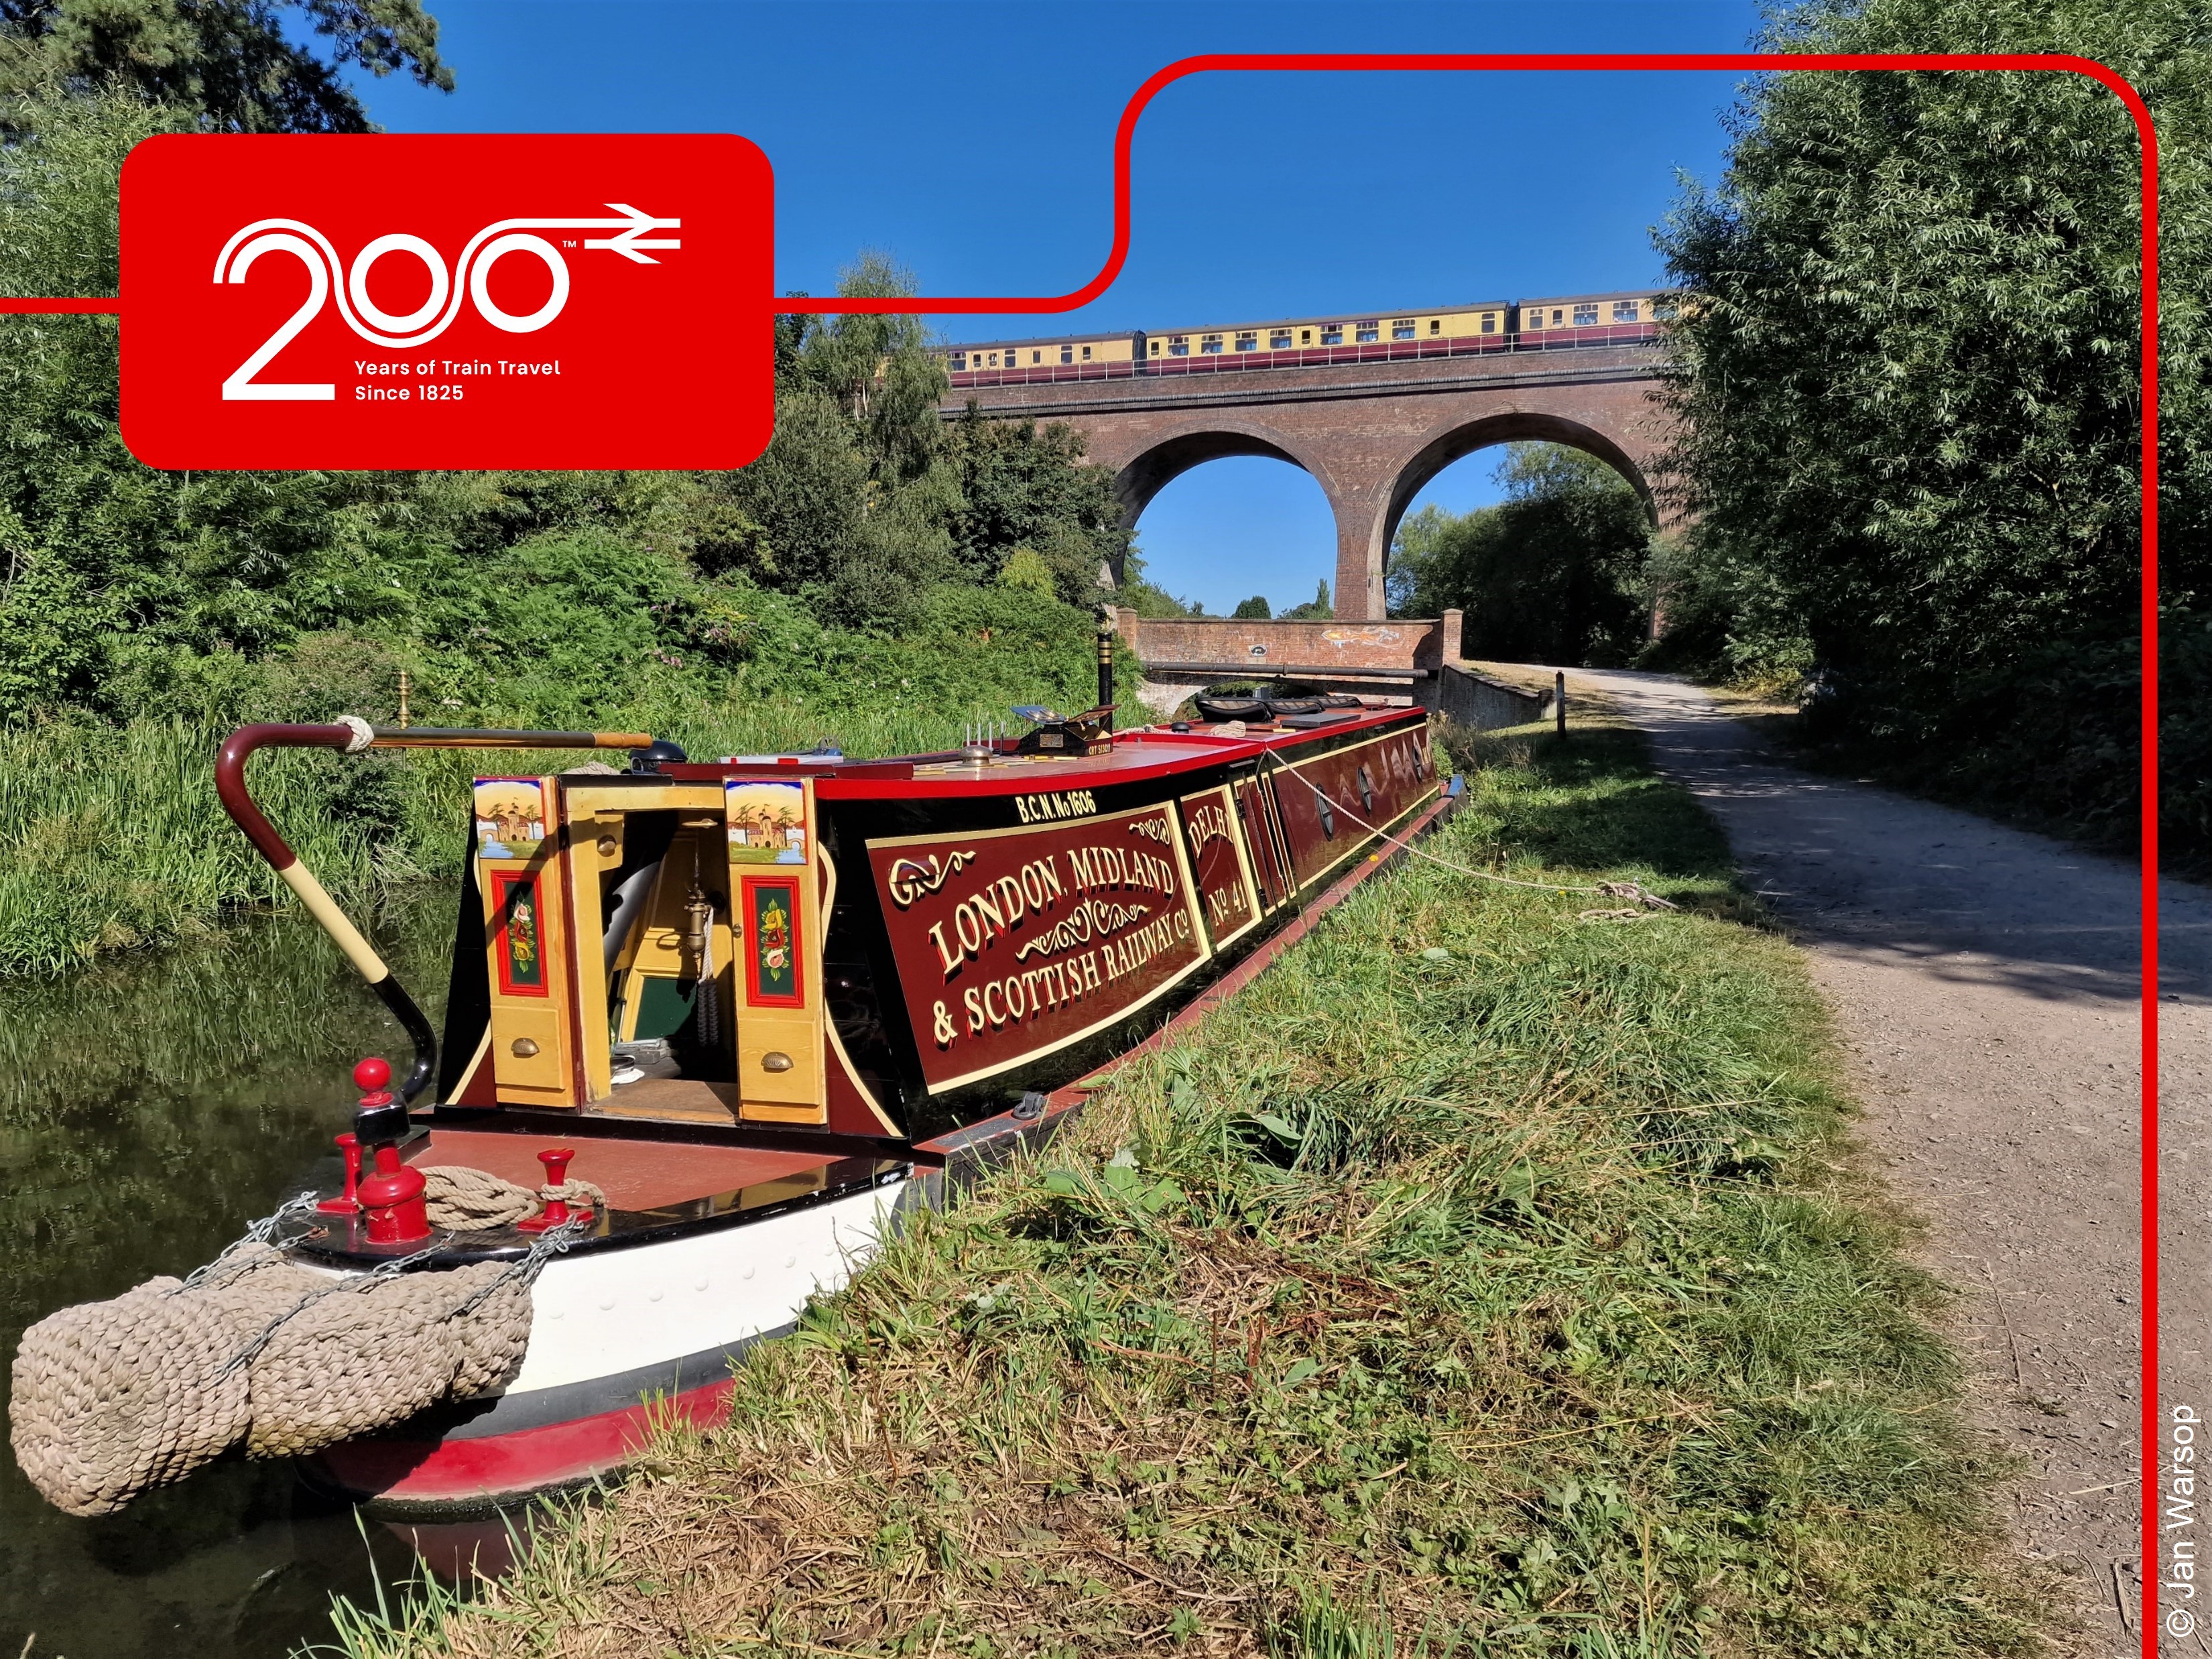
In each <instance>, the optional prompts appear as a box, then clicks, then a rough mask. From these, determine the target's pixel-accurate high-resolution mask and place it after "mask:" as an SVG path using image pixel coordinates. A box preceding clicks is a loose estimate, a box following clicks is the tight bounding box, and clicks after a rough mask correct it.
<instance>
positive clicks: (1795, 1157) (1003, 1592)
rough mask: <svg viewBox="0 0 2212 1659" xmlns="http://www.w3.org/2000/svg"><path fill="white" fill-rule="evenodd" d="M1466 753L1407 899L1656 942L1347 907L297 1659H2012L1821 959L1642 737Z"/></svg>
mask: <svg viewBox="0 0 2212 1659" xmlns="http://www.w3.org/2000/svg"><path fill="white" fill-rule="evenodd" d="M1462 752H1463V753H1467V754H1468V755H1469V757H1471V758H1474V759H1479V760H1480V761H1482V762H1484V763H1485V764H1483V765H1482V767H1481V768H1480V770H1478V771H1476V772H1475V774H1474V781H1473V787H1472V791H1471V798H1470V799H1469V802H1468V810H1466V811H1463V812H1462V814H1461V815H1460V816H1459V817H1458V819H1457V820H1456V821H1455V823H1453V824H1452V825H1450V826H1449V828H1448V829H1445V830H1444V831H1443V832H1442V833H1441V834H1440V835H1439V836H1437V838H1436V839H1435V840H1434V841H1433V842H1431V843H1429V844H1428V847H1427V850H1430V851H1431V852H1434V853H1436V854H1438V855H1440V856H1442V857H1443V858H1446V859H1449V860H1454V861H1455V862H1457V863H1460V864H1462V865H1467V866H1474V867H1479V868H1486V869H1491V870H1494V871H1499V872H1510V873H1511V874H1513V875H1516V876H1517V877H1522V878H1529V879H1535V880H1547V879H1556V880H1559V881H1561V882H1565V881H1568V880H1570V879H1573V880H1584V879H1587V878H1590V877H1593V876H1604V877H1607V878H1628V879H1634V880H1638V881H1642V882H1644V883H1646V884H1650V885H1651V886H1653V887H1655V888H1656V889H1657V890H1660V891H1662V892H1664V893H1666V894H1667V895H1668V896H1670V897H1672V898H1674V900H1675V901H1676V902H1678V903H1680V905H1682V906H1683V908H1682V910H1681V911H1680V912H1678V913H1674V914H1668V915H1649V916H1647V918H1646V919H1644V920H1640V921H1613V920H1606V919H1603V918H1600V917H1589V918H1586V917H1585V916H1584V915H1583V909H1584V908H1585V907H1587V906H1590V905H1592V904H1593V902H1594V901H1592V900H1590V899H1589V898H1587V897H1583V896H1574V895H1564V896H1563V895H1561V894H1559V893H1558V892H1557V891H1555V890H1553V891H1546V890H1530V889H1526V888H1514V887H1504V886H1500V885H1497V884H1491V883H1487V882H1483V881H1480V880H1476V879H1473V878H1469V877H1468V876H1467V875H1465V874H1463V873H1460V872H1456V871H1454V870H1449V869H1444V868H1440V867H1438V866H1435V865H1432V864H1429V863H1425V862H1413V863H1408V864H1407V865H1404V866H1401V867H1400V868H1398V869H1397V870H1396V871H1395V872H1391V873H1390V874H1389V875H1387V876H1385V877H1384V878H1381V879H1379V880H1377V881H1375V882H1371V883H1370V884H1368V885H1367V886H1366V887H1365V888H1364V889H1362V890H1361V891H1360V892H1359V893H1358V895H1356V896H1354V898H1353V899H1352V901H1351V902H1348V903H1346V905H1345V906H1344V907H1342V908H1340V910H1339V911H1338V912H1337V913H1336V914H1335V915H1334V916H1333V917H1332V918H1330V919H1329V921H1328V922H1326V923H1325V924H1324V925H1323V926H1322V927H1321V928H1319V929H1317V930H1316V933H1315V934H1314V935H1313V936H1312V937H1311V938H1310V939H1308V940H1307V941H1306V942H1304V944H1302V945H1300V946H1299V947H1298V948H1297V950H1295V951H1291V952H1290V953H1288V954H1287V955H1286V956H1285V958H1284V959H1283V960H1282V961H1281V962H1280V963H1278V964H1277V965H1276V966H1275V967H1274V968H1273V969H1271V970H1270V971H1269V972H1268V973H1267V974H1266V975H1262V976H1261V978H1260V979H1259V980H1258V981H1255V983H1254V984H1253V985H1252V986H1250V987H1248V988H1247V989H1246V990H1244V991H1243V993H1241V994H1239V995H1238V996H1237V997H1236V998H1234V999H1232V1000H1231V1001H1230V1003H1229V1004H1228V1005H1227V1006H1225V1007H1224V1008H1223V1009H1222V1010H1220V1011H1219V1012H1217V1013H1216V1014H1214V1015H1213V1016H1212V1017H1211V1018H1209V1019H1208V1020H1206V1022H1205V1023H1204V1024H1201V1025H1200V1027H1199V1028H1198V1029H1197V1030H1195V1031H1194V1033H1193V1034H1192V1035H1191V1036H1189V1037H1188V1038H1187V1039H1186V1040H1185V1041H1184V1042H1182V1043H1180V1044H1179V1045H1178V1046H1176V1048H1173V1049H1172V1050H1171V1051H1170V1052H1169V1053H1167V1054H1164V1055H1162V1056H1158V1057H1156V1058H1152V1059H1149V1060H1145V1061H1142V1062H1139V1063H1136V1064H1133V1065H1131V1066H1128V1067H1127V1068H1125V1070H1124V1071H1123V1072H1122V1073H1120V1074H1119V1076H1118V1077H1117V1079H1116V1080H1115V1083H1114V1084H1113V1085H1112V1086H1111V1087H1110V1088H1109V1090H1108V1091H1105V1092H1104V1093H1103V1094H1102V1095H1101V1096H1099V1097H1096V1098H1095V1099H1094V1102H1093V1103H1092V1105H1091V1109H1090V1110H1089V1111H1088V1112H1087V1113H1086V1115H1085V1117H1084V1118H1083V1119H1082V1120H1081V1121H1080V1122H1079V1124H1078V1126H1077V1127H1076V1128H1075V1129H1074V1130H1073V1132H1072V1133H1070V1134H1069V1135H1067V1136H1066V1137H1064V1138H1063V1139H1061V1140H1060V1141H1059V1142H1057V1143H1055V1144H1054V1145H1053V1146H1050V1147H1049V1148H1048V1149H1046V1151H1045V1152H1042V1154H1040V1155H1039V1156H1038V1157H1036V1158H1035V1159H1033V1160H1032V1161H1030V1162H1029V1163H1026V1164H1022V1165H1019V1166H1018V1167H1015V1168H1013V1169H1011V1170H1006V1171H1005V1172H1003V1173H1002V1174H1001V1175H1000V1176H997V1177H995V1178H994V1179H993V1180H991V1181H990V1182H987V1184H985V1185H984V1186H982V1187H981V1188H978V1189H977V1190H975V1192H974V1193H973V1194H970V1195H969V1198H968V1199H966V1200H964V1201H963V1202H962V1203H961V1204H960V1205H959V1206H957V1207H955V1208H953V1209H951V1211H949V1212H943V1213H938V1214H929V1215H922V1216H919V1217H916V1218H915V1219H914V1221H913V1223H912V1225H910V1226H908V1228H907V1229H906V1230H905V1231H903V1232H902V1235H901V1236H900V1237H898V1239H897V1240H896V1242H895V1243H892V1244H891V1245H890V1248H889V1249H887V1250H886V1252H885V1253H884V1255H883V1256H882V1257H881V1258H880V1259H879V1260H878V1261H877V1262H876V1263H875V1264H874V1265H873V1266H872V1267H870V1268H869V1270H868V1271H866V1273H863V1274H861V1275H860V1277H859V1278H858V1279H856V1280H855V1281H854V1283H853V1285H851V1286H850V1287H849V1288H848V1289H847V1290H846V1291H843V1292H842V1293H840V1294H838V1295H836V1296H835V1297H828V1298H826V1299H823V1300H822V1301H820V1302H818V1303H817V1304H815V1305H813V1306H812V1307H811V1309H810V1310H808V1312H807V1313H806V1315H805V1317H804V1319H803V1321H802V1322H801V1326H800V1328H799V1331H798V1332H797V1334H794V1335H793V1337H791V1338H790V1339H789V1340H784V1341H781V1342H776V1343H773V1344H769V1345H767V1346H764V1347H763V1348H762V1349H759V1350H757V1351H756V1353H755V1356H754V1358H753V1359H752V1361H751V1363H750V1364H748V1365H746V1366H745V1367H744V1368H743V1369H742V1370H740V1372H739V1373H738V1387H737V1393H736V1396H735V1401H734V1404H733V1408H732V1417H731V1420H730V1422H729V1424H728V1425H727V1426H726V1427H724V1428H721V1429H719V1430H716V1431H711V1432H703V1433H702V1432H698V1431H687V1430H677V1429H671V1430H670V1431H666V1432H665V1433H663V1434H662V1435H661V1437H659V1440H658V1442H657V1443H656V1444H655V1447H654V1450H653V1458H652V1461H651V1463H650V1465H649V1466H648V1467H647V1468H645V1469H643V1470H641V1471H640V1472H639V1473H637V1474H635V1476H634V1477H633V1478H632V1479H631V1480H629V1482H628V1484H627V1485H625V1486H623V1487H621V1488H620V1489H619V1490H617V1491H616V1492H612V1493H611V1495H608V1496H605V1497H604V1498H600V1499H599V1500H597V1501H594V1502H592V1503H589V1504H575V1505H573V1506H565V1507H564V1506H556V1507H555V1509H554V1511H553V1513H552V1514H551V1515H550V1516H549V1517H547V1518H546V1519H545V1520H544V1522H543V1524H542V1525H541V1526H540V1527H539V1528H538V1536H539V1537H540V1538H541V1539H542V1540H544V1543H543V1544H542V1545H541V1546H540V1547H539V1550H538V1552H537V1553H533V1555H532V1558H531V1559H529V1560H528V1561H527V1562H526V1563H525V1564H524V1565H522V1566H521V1567H520V1569H519V1570H518V1571H516V1572H515V1573H514V1574H513V1576H511V1577H507V1578H506V1579H504V1580H502V1581H501V1582H499V1583H486V1584H479V1585H478V1586H477V1587H476V1589H475V1593H474V1594H473V1595H471V1596H470V1597H468V1598H466V1599H465V1600H456V1599H455V1598H453V1597H451V1596H441V1595H437V1594H435V1593H434V1592H432V1591H430V1590H428V1589H418V1590H416V1591H415V1592H411V1593H410V1594H407V1595H401V1596H399V1597H398V1598H397V1599H396V1600H395V1601H392V1602H391V1603H388V1604H386V1606H385V1607H382V1608H380V1609H364V1608H361V1607H346V1608H345V1609H343V1612H342V1613H341V1617H340V1621H339V1625H338V1626H337V1632H336V1641H337V1646H336V1648H335V1649H334V1651H338V1652H342V1653H343V1654H345V1655H347V1656H349V1659H386V1656H391V1659H396V1656H398V1655H401V1654H407V1655H410V1656H411V1655H427V1656H456V1659H507V1656H521V1655H524V1654H529V1655H548V1656H560V1659H587V1656H610V1659H611V1656H617V1655H629V1654H637V1653H667V1654H681V1655H687V1656H689V1655H702V1656H703V1655H709V1654H714V1655H737V1654H819V1653H846V1652H850V1653H863V1654H892V1653H899V1654H916V1655H921V1654H931V1655H935V1654H944V1655H963V1656H968V1655H973V1656H982V1655H999V1654H1012V1653H1022V1654H1041V1655H1055V1656H1058V1655H1066V1656H1074V1655H1086V1656H1087V1655H1091V1654H1100V1653H1121V1652H1136V1651H1146V1652H1150V1651H1157V1650H1173V1649H1180V1650H1183V1651H1188V1652H1193V1653H1206V1654H1243V1655H1261V1654H1269V1655H1297V1656H1308V1659H1336V1656H1353V1655H1371V1656H1382V1655H1408V1656H1410V1655H1417V1654H1418V1655H1427V1656H1443V1655H1446V1654H1455V1655H1464V1656H1480V1655H1498V1656H1504V1655H1508V1654H1510V1655H1513V1656H1516V1659H1518V1656H1525V1655H1559V1656H1579V1659H1598V1656H1607V1659H1612V1656H1629V1655H1635V1656H1641V1659H1662V1656H1688V1655H1692V1654H1708V1653H1718V1654H1771V1655H1777V1656H1780V1655H1789V1656H1800V1655H1804V1654H1815V1653H1817V1654H1845V1653H1849V1654H1861V1655H1883V1656H1905V1655H1911V1656H1930V1659H1934V1656H1958V1655H2012V1654H2021V1653H2027V1652H2030V1651H2033V1650H2034V1648H2035V1646H2036V1644H2037V1639H2038V1638H2037V1636H2036V1628H2035V1627H2036V1625H2037V1623H2038V1620H2039V1619H2041V1618H2044V1617H2045V1616H2046V1615H2045V1614H2043V1613H2039V1611H2038V1607H2039V1604H2038V1602H2037V1601H2036V1600H2035V1597H2036V1595H2037V1593H2038V1589H2039V1586H2038V1584H2037V1583H2035V1582H2034V1581H2033V1580H2032V1579H2030V1578H2029V1577H2027V1571H2028V1570H2027V1569H2025V1568H2022V1567H2020V1566H2018V1565H2017V1564H2015V1563H2013V1562H2011V1561H2009V1560H2008V1558H2006V1557H2005V1556H2004V1555H2003V1554H2002V1551H2001V1548H2000V1546H1999V1544H1998V1543H1997V1541H1996V1531H1995V1528H1994V1526H1993V1523H1992V1522H1991V1518H1990V1513H1989V1511H1988V1510H1987V1508H1986V1506H1985V1504H1984V1499H1983V1497H1982V1495H1981V1494H1982V1491H1983V1487H1984V1484H1985V1483H1986V1482H1987V1481H1988V1480H1989V1479H1990V1476H1991V1474H1993V1473H2001V1472H2002V1466H2001V1465H1994V1464H1992V1463H1990V1462H1988V1461H1986V1460H1985V1459H1984V1457H1983V1456H1982V1455H1981V1454H1980V1452H1979V1451H1978V1449H1977V1448H1976V1447H1975V1446H1974V1445H1973V1444H1972V1442H1971V1441H1970V1440H1969V1438H1968V1437H1967V1436H1966V1432H1965V1431H1964V1430H1963V1429H1962V1428H1961V1427H1960V1422H1959V1419H1958V1418H1957V1416H1956V1401H1957V1391H1958V1388H1959V1374H1958V1370H1957V1367H1956V1364H1955V1362H1954V1358H1953V1356H1952V1355H1951V1353H1950V1352H1948V1350H1947V1349H1946V1348H1945V1347H1944V1346H1943V1345H1942V1343H1941V1342H1940V1341H1939V1340H1937V1339H1936V1336H1935V1335H1934V1334H1932V1333H1931V1330H1930V1328H1929V1323H1928V1319H1929V1315H1930V1313H1931V1312H1932V1311H1933V1310H1934V1309H1935V1308H1936V1306H1937V1305H1938V1304H1939V1302H1940V1300H1941V1298H1942V1291H1941V1289H1940V1287H1939V1286H1937V1285H1935V1284H1933V1283H1932V1282H1931V1281H1929V1279H1927V1278H1926V1277H1924V1276H1923V1274H1922V1273H1919V1272H1917V1271H1916V1270H1915V1269H1914V1268H1913V1267H1911V1265H1910V1264H1909V1263H1908V1262H1907V1261H1906V1260H1905V1257H1904V1255H1903V1254H1902V1251H1901V1244H1902V1243H1903V1235H1902V1233H1901V1231H1900V1227H1899V1224H1898V1223H1897V1222H1896V1221H1895V1220H1894V1219H1893V1218H1891V1217H1890V1216H1889V1215H1888V1214H1887V1212H1885V1210H1884V1209H1883V1207H1882V1206H1881V1202H1880V1200H1879V1196H1878V1194H1875V1193H1873V1192H1872V1191H1871V1190H1870V1189H1869V1188H1868V1187H1867V1186H1866V1185H1865V1184H1864V1182H1863V1180H1862V1178H1861V1177H1860V1176H1858V1175H1857V1174H1856V1173H1855V1172H1854V1171H1853V1170H1852V1168H1851V1166H1850V1158H1849V1155H1848V1148H1847V1144H1846V1142H1845V1140H1844V1132H1845V1125H1846V1120H1847V1116H1848V1104H1847V1102H1846V1101H1845V1099H1844V1097H1843V1095H1842V1093H1841V1092H1840V1091H1839V1089H1838V1085H1837V1081H1836V1077H1837V1073H1836V1069H1835V1051H1834V1048H1833V1046H1832V1039H1831V1036H1830V1034H1829V1032H1828V1030H1827V1028H1826V1024H1825V1021H1824V1018H1823V1016H1822V1013H1821V1011H1820V1006H1819V1004H1818V1002H1817V1000H1816V999H1815V997H1814V994H1813V991H1812V989H1811V987H1810V985H1809V983H1808V979H1807V977H1806V975H1805V972H1804V969H1803V965H1802V961H1801V959H1800V958H1799V957H1798V956H1797V955H1796V952H1795V951H1793V949H1792V948H1791V947H1790V945H1788V944H1787V943H1786V942H1784V940H1783V939H1780V938H1779V937H1778V936H1777V935H1776V934H1774V933H1772V932H1771V931H1769V930H1767V929H1765V927H1762V926H1761V925H1760V921H1761V918H1760V916H1759V912H1758V910H1757V908H1756V907H1755V904H1754V902H1753V900H1752V899H1751V898H1750V897H1749V896H1747V895H1746V894H1745V893H1744V892H1742V891H1741V889H1740V888H1738V887H1737V886H1736V885H1735V882H1734V879H1733V876H1732V873H1731V871H1730V866H1729V859H1728V856H1727V849H1726V848H1725V846H1724V845H1723V842H1722V841H1721V838H1720V837H1719V836H1718V834H1717V831H1716V830H1715V829H1714V828H1713V826H1712V825H1711V823H1710V821H1709V820H1707V819H1706V818H1705V817H1704V815H1703V814H1702V813H1701V812H1700V811H1699V809H1698V808H1697V806H1696V805H1695V804H1694V803H1693V802H1692V800H1691V799H1690V798H1689V797H1688V796H1687V795H1686V793H1683V792H1682V791H1680V790H1679V789H1677V788H1675V787H1673V786H1670V785H1667V784H1665V783H1662V782H1661V781H1658V780H1657V779H1656V778H1655V777H1654V776H1653V775H1652V774H1651V773H1650V769H1649V767H1648V764H1647V763H1646V761H1645V758H1644V754H1643V750H1642V748H1641V744H1640V741H1639V740H1638V738H1635V737H1634V736H1633V735H1632V734H1630V733H1626V732H1619V731H1606V730H1587V729H1586V730H1583V731H1578V732H1577V733H1576V735H1575V737H1574V739H1573V741H1572V742H1571V744H1565V745H1562V744H1554V743H1553V742H1551V741H1549V740H1547V739H1545V738H1541V737H1540V736H1538V735H1536V734H1534V733H1526V732H1524V733H1521V734H1517V735H1516V734H1509V735H1508V736H1506V737H1505V738H1503V739H1498V740H1491V741H1485V742H1481V743H1479V744H1478V743H1473V742H1463V744H1462ZM1596 902H1597V903H1600V904H1602V903H1603V901H1596ZM326 1651H329V1650H326Z"/></svg>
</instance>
